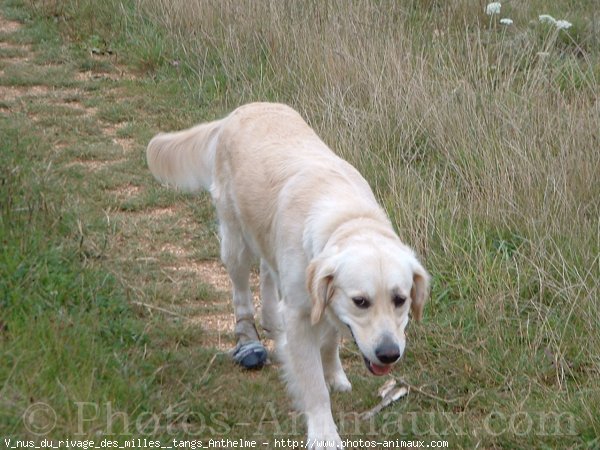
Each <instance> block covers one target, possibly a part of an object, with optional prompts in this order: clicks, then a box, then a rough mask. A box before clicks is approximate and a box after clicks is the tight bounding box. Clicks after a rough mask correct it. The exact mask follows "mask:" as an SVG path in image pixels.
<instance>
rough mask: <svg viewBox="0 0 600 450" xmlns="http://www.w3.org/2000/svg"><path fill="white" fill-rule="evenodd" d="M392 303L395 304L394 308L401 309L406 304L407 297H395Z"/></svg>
mask: <svg viewBox="0 0 600 450" xmlns="http://www.w3.org/2000/svg"><path fill="white" fill-rule="evenodd" d="M392 301H393V302H394V306H395V307H396V308H400V307H401V306H402V305H404V303H406V297H404V296H402V295H394V296H393V297H392Z"/></svg>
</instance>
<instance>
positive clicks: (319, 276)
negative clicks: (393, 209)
mask: <svg viewBox="0 0 600 450" xmlns="http://www.w3.org/2000/svg"><path fill="white" fill-rule="evenodd" d="M147 159H148V165H149V167H150V170H151V171H152V173H153V174H154V176H155V177H156V178H157V179H158V180H159V181H161V182H163V183H166V184H169V185H174V186H176V187H178V188H180V189H184V190H189V191H195V190H199V189H206V190H209V191H210V193H211V195H212V198H213V201H214V205H215V207H216V210H217V214H218V218H219V222H220V235H221V258H222V260H223V263H224V264H225V266H226V268H227V271H228V273H229V275H230V277H231V280H232V282H233V304H234V310H235V318H236V328H235V331H236V336H237V339H238V344H244V343H248V342H260V339H259V336H258V333H257V331H256V328H255V325H254V306H253V303H252V296H251V293H250V288H249V274H250V267H251V264H252V262H253V260H255V259H256V258H258V259H260V277H261V282H260V291H261V301H262V311H263V312H262V318H261V325H262V326H263V328H264V329H265V330H268V331H269V332H270V333H271V334H272V335H273V336H274V337H275V339H276V341H277V349H278V352H277V353H278V356H279V357H280V358H281V360H282V365H283V368H284V373H285V378H286V380H287V384H288V386H289V390H290V393H291V395H292V397H293V398H294V400H295V403H296V405H297V407H298V408H299V409H300V411H302V412H303V413H305V417H306V421H307V428H308V440H309V442H308V446H309V447H310V448H316V449H322V448H343V444H342V441H341V439H340V436H339V434H338V431H337V428H336V425H335V423H334V420H333V416H332V413H331V405H330V399H329V392H328V387H329V388H330V389H333V390H338V391H348V390H350V389H351V385H350V382H349V381H348V378H347V377H346V374H345V373H344V370H343V368H342V364H341V362H340V358H339V354H338V345H339V339H340V334H346V335H347V336H348V337H350V338H352V339H354V340H355V341H356V344H357V345H358V348H359V349H360V351H361V353H362V355H363V358H364V361H365V364H366V366H367V368H368V369H369V371H370V372H372V373H373V374H375V375H385V374H387V373H389V372H390V370H391V368H392V365H393V364H394V363H395V362H396V361H397V360H398V359H399V358H400V357H401V356H402V353H403V352H404V348H405V334H404V331H405V328H406V326H407V323H408V320H409V310H410V312H411V314H412V317H413V318H415V319H417V320H419V319H420V318H421V315H422V311H423V305H424V303H425V300H426V297H427V295H428V290H429V289H428V284H429V276H428V274H427V272H426V271H425V269H424V268H423V266H422V265H421V264H420V263H419V261H418V260H417V258H416V257H415V254H414V252H413V251H412V250H411V249H410V248H409V247H407V246H406V245H404V244H403V243H402V242H401V241H400V239H399V238H398V236H397V235H396V233H395V232H394V229H393V227H392V225H391V223H390V221H389V219H388V217H387V215H386V214H385V212H384V211H383V209H382V208H381V207H380V206H379V205H378V203H377V201H376V199H375V196H374V195H373V192H372V191H371V189H370V187H369V184H368V183H367V182H366V181H365V179H364V178H363V177H362V176H361V175H360V174H359V173H358V171H357V170H356V169H355V168H354V167H353V166H351V165H350V164H349V163H347V162H346V161H344V160H343V159H341V158H339V157H338V156H336V155H335V154H334V153H333V152H332V151H331V150H330V149H329V148H328V147H327V145H326V144H325V143H323V141H322V140H321V139H320V138H319V137H318V136H317V134H316V133H315V132H314V131H313V130H312V128H311V127H310V126H309V125H308V124H307V123H306V122H305V121H304V120H303V119H302V117H301V116H300V115H299V114H298V113H297V112H296V111H294V110H293V109H292V108H290V107H288V106H285V105H281V104H273V103H251V104H248V105H245V106H241V107H239V108H237V109H236V110H235V111H233V112H232V113H231V114H229V115H228V116H227V117H225V118H223V119H221V120H216V121H214V122H209V123H204V124H201V125H198V126H195V127H193V128H190V129H188V130H185V131H180V132H175V133H166V134H159V135H157V136H156V137H154V138H153V139H152V141H151V142H150V144H149V145H148V149H147Z"/></svg>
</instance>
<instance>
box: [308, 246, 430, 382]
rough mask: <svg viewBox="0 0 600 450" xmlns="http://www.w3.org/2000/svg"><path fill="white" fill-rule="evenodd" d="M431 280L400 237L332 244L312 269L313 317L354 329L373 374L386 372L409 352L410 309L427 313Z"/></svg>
mask: <svg viewBox="0 0 600 450" xmlns="http://www.w3.org/2000/svg"><path fill="white" fill-rule="evenodd" d="M428 280H429V276H428V274H427V272H426V271H425V269H424V268H423V267H422V266H421V264H420V263H419V262H418V261H417V259H416V257H415V256H414V254H413V253H412V251H411V250H410V249H409V248H407V247H406V246H404V245H402V244H401V243H399V242H398V241H395V240H391V239H366V240H365V239H360V238H359V239H355V240H351V241H349V242H346V243H345V245H344V246H343V248H342V247H340V246H332V247H331V248H329V249H327V251H325V252H324V254H323V255H322V256H319V257H318V258H316V259H315V260H313V261H312V262H311V264H310V265H309V267H308V269H307V282H308V289H309V292H310V295H311V300H312V311H311V320H312V322H313V323H317V322H318V321H319V320H322V316H323V315H325V316H326V317H327V319H328V320H330V321H332V322H333V323H334V324H336V325H337V326H338V328H339V329H340V330H341V331H342V332H345V333H346V334H351V335H352V337H353V338H354V340H355V341H356V344H357V345H358V348H359V349H360V351H361V353H362V355H363V358H364V360H365V363H366V365H367V368H368V369H369V370H370V371H371V373H373V374H374V375H385V374H387V373H389V372H390V370H391V369H392V365H393V364H394V363H395V362H396V361H398V360H399V359H400V357H401V356H402V354H403V353H404V348H405V345H406V339H405V334H404V332H405V329H406V326H407V324H408V320H409V312H411V315H412V317H413V318H414V319H416V320H420V318H421V315H422V311H423V305H424V303H425V300H426V297H427V292H428Z"/></svg>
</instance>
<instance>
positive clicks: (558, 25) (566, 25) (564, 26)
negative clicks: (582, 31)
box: [554, 20, 573, 30]
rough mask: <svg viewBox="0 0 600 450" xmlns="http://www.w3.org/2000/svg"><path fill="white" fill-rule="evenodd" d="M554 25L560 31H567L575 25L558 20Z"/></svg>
mask: <svg viewBox="0 0 600 450" xmlns="http://www.w3.org/2000/svg"><path fill="white" fill-rule="evenodd" d="M554 25H556V28H558V29H559V30H566V29H568V28H571V26H572V25H573V24H572V23H571V22H569V21H567V20H557V21H556V22H555V23H554Z"/></svg>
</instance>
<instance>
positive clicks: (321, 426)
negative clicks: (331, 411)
mask: <svg viewBox="0 0 600 450" xmlns="http://www.w3.org/2000/svg"><path fill="white" fill-rule="evenodd" d="M307 425H308V438H307V441H306V447H307V448H309V449H312V450H343V448H344V445H343V444H342V439H341V438H340V435H339V434H338V432H337V429H336V427H335V424H334V423H333V419H332V418H330V419H329V420H326V419H323V420H321V421H320V422H319V421H318V420H311V419H309V420H308V423H307Z"/></svg>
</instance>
